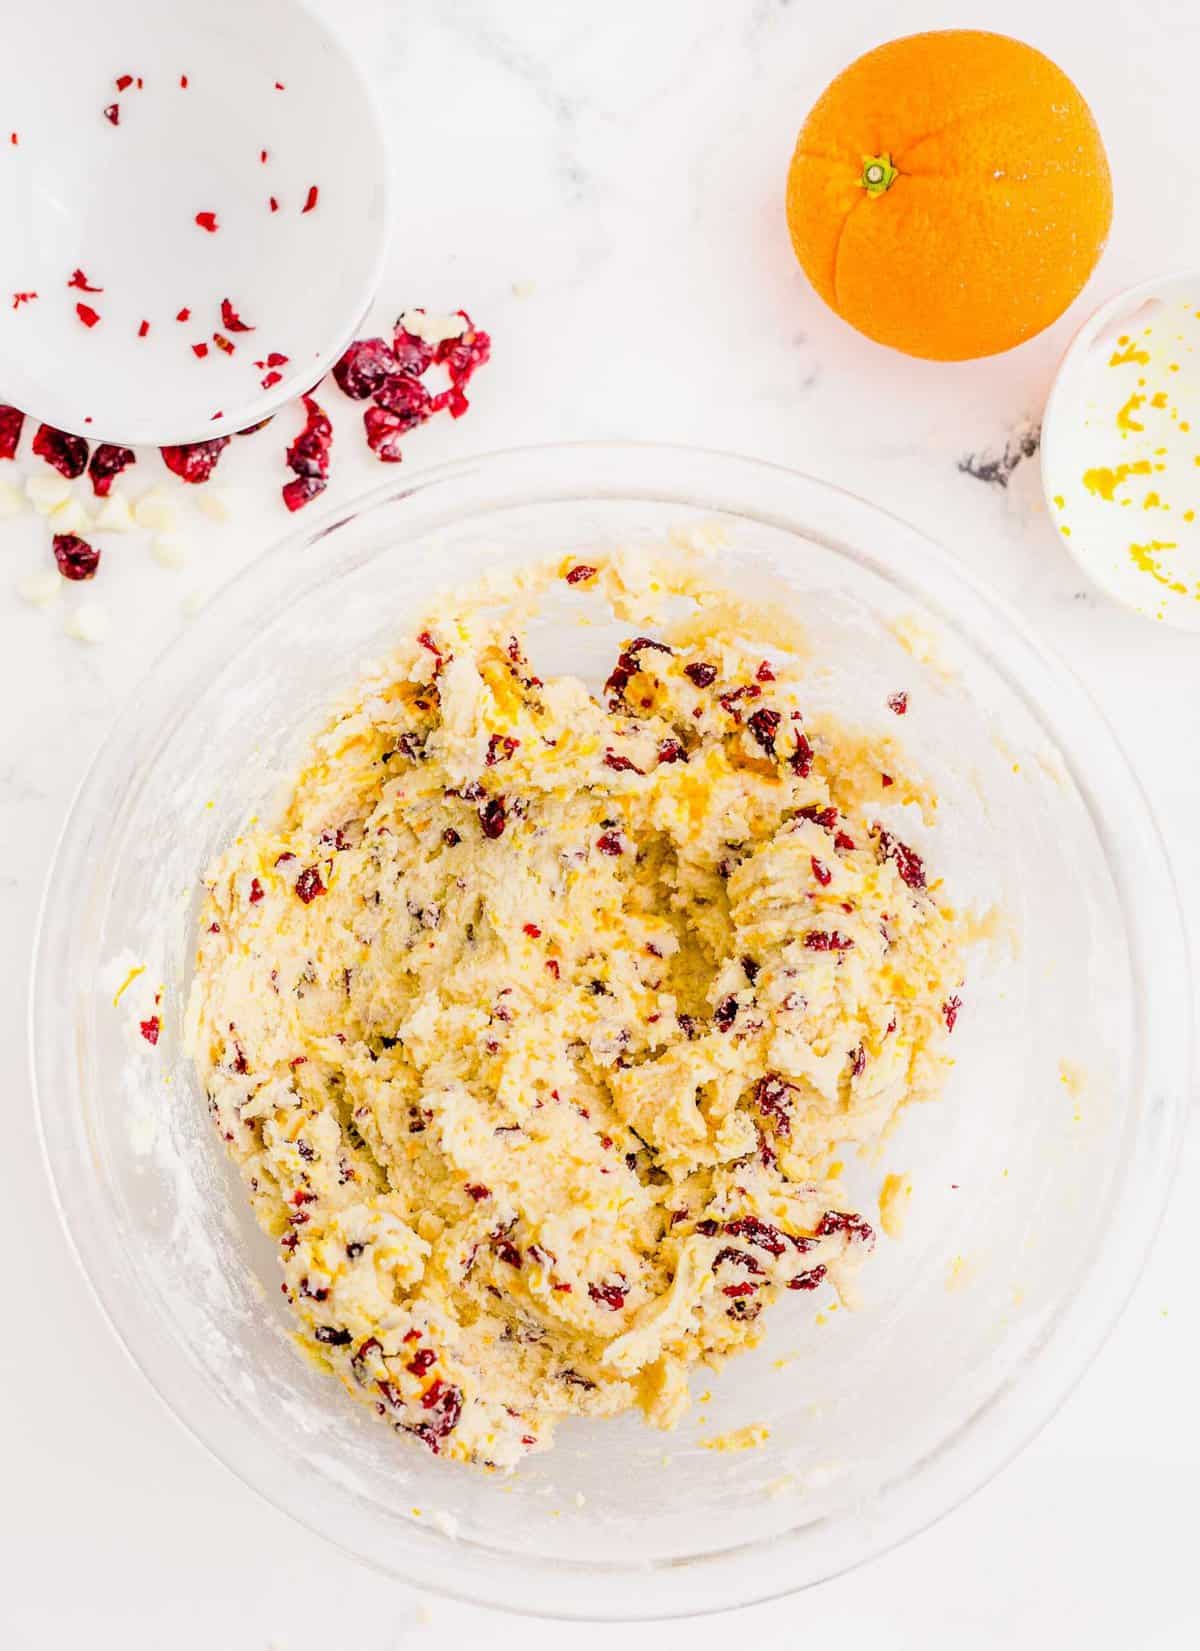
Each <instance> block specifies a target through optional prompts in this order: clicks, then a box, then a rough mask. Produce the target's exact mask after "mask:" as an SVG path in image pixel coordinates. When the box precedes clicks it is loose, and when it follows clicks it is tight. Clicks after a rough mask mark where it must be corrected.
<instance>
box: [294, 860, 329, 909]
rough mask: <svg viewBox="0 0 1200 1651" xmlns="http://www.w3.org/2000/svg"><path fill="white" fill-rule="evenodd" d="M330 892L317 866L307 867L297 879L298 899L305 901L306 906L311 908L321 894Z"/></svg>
mask: <svg viewBox="0 0 1200 1651" xmlns="http://www.w3.org/2000/svg"><path fill="white" fill-rule="evenodd" d="M328 892H329V891H328V890H327V889H326V887H325V885H324V883H323V882H322V881H321V873H320V872H319V871H318V870H317V868H316V866H306V867H305V868H304V870H303V871H302V872H301V873H300V875H299V877H297V879H296V897H297V899H299V900H303V902H304V904H305V905H306V906H310V905H311V904H312V902H313V901H314V900H315V899H316V898H317V896H318V895H319V894H327V893H328Z"/></svg>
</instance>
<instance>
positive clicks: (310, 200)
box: [300, 183, 321, 212]
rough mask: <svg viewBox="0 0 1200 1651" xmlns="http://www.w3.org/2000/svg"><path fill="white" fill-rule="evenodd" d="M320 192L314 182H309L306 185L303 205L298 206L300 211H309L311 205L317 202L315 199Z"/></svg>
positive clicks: (311, 207)
mask: <svg viewBox="0 0 1200 1651" xmlns="http://www.w3.org/2000/svg"><path fill="white" fill-rule="evenodd" d="M320 193H321V192H320V190H319V189H318V188H317V186H316V184H315V183H310V184H309V186H308V194H307V195H306V196H305V197H304V205H303V206H302V207H301V208H300V210H301V212H311V211H312V209H313V207H314V206H316V204H317V199H318V196H319V195H320Z"/></svg>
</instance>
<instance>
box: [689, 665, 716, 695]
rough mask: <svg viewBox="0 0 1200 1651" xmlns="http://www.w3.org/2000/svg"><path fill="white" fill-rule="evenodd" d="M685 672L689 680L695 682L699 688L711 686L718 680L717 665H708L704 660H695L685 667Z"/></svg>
mask: <svg viewBox="0 0 1200 1651" xmlns="http://www.w3.org/2000/svg"><path fill="white" fill-rule="evenodd" d="M683 674H684V676H686V677H687V678H688V679H689V681H691V682H694V683H695V684H696V686H697V688H710V687H711V686H712V684H713V683H714V682H715V681H716V680H717V667H716V666H715V665H706V664H705V663H704V661H703V660H695V661H693V663H692V664H690V665H685V666H684V667H683Z"/></svg>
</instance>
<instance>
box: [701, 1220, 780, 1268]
mask: <svg viewBox="0 0 1200 1651" xmlns="http://www.w3.org/2000/svg"><path fill="white" fill-rule="evenodd" d="M725 1231H726V1232H728V1231H729V1228H728V1227H726V1229H725ZM778 1253H779V1254H781V1255H782V1253H783V1246H782V1245H780V1247H779V1252H778ZM723 1262H728V1263H729V1265H730V1266H731V1267H741V1268H744V1270H745V1271H746V1272H748V1273H760V1274H761V1272H762V1268H761V1267H760V1266H759V1264H758V1262H757V1261H755V1259H754V1257H753V1256H752V1255H747V1254H746V1252H745V1250H735V1249H734V1248H733V1246H732V1245H731V1244H726V1246H725V1248H724V1249H723V1250H718V1251H717V1253H716V1255H715V1256H714V1257H713V1264H712V1270H713V1272H714V1273H715V1272H716V1270H717V1268H718V1267H719V1266H721V1264H722V1263H723Z"/></svg>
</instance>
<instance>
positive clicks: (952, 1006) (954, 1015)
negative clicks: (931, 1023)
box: [942, 996, 962, 1032]
mask: <svg viewBox="0 0 1200 1651" xmlns="http://www.w3.org/2000/svg"><path fill="white" fill-rule="evenodd" d="M961 1008H962V999H961V998H960V997H957V996H956V997H948V998H947V999H946V1001H945V1003H943V1004H942V1014H943V1015H944V1016H945V1019H946V1030H947V1032H953V1030H954V1026H955V1022H956V1021H957V1020H958V1011H959V1010H960V1009H961Z"/></svg>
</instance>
